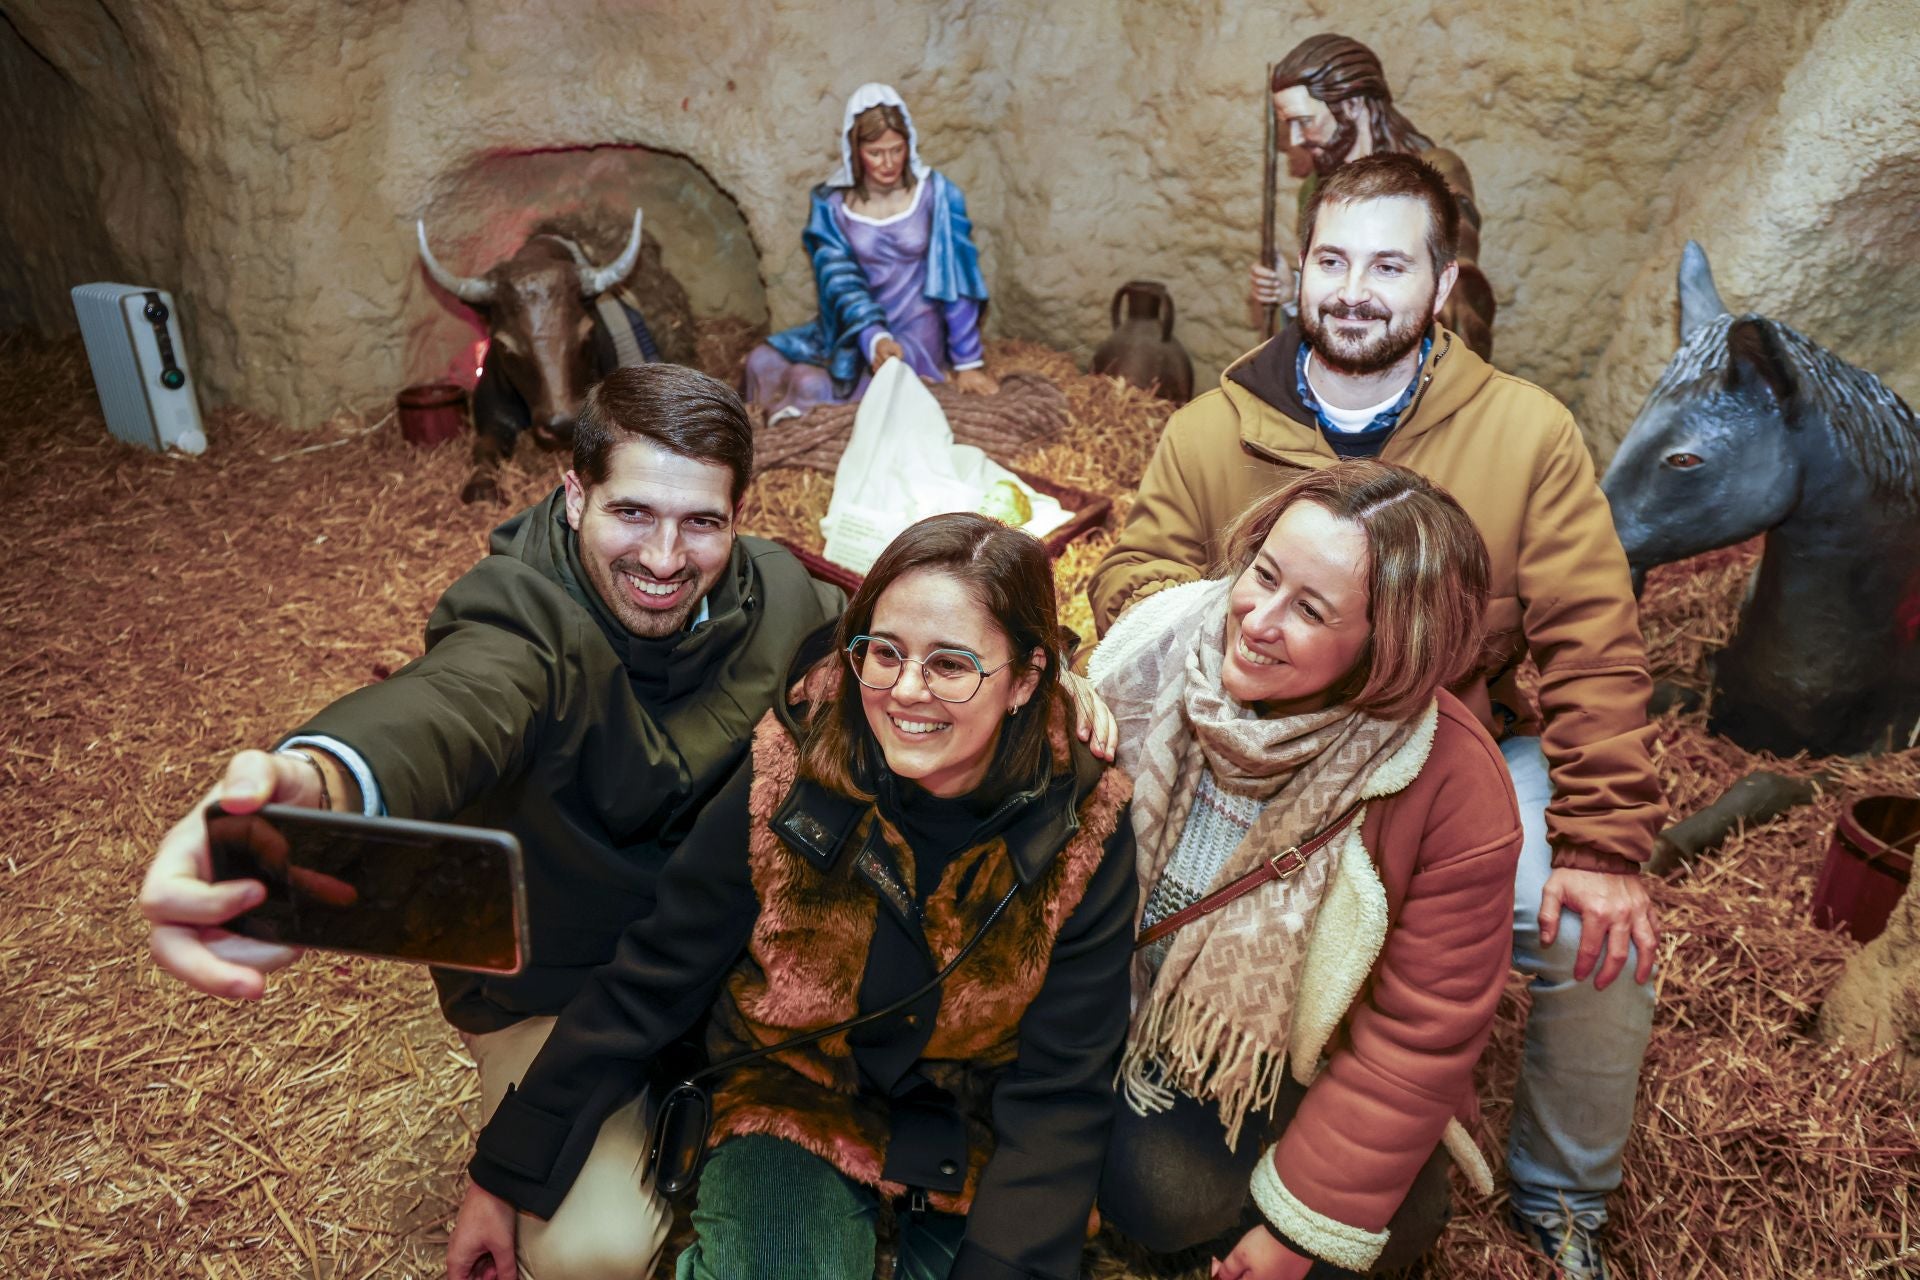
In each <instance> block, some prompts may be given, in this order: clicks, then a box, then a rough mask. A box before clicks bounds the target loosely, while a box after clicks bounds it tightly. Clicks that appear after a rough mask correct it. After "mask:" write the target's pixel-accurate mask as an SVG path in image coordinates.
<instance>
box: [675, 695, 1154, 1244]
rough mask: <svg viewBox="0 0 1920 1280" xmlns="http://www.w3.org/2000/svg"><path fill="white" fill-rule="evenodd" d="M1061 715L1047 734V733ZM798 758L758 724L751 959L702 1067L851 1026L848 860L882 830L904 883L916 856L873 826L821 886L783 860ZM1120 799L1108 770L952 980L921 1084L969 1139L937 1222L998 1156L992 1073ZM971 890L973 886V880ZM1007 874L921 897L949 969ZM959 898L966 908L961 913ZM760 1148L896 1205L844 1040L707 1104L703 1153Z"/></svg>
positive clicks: (866, 918)
mask: <svg viewBox="0 0 1920 1280" xmlns="http://www.w3.org/2000/svg"><path fill="white" fill-rule="evenodd" d="M1058 718H1059V717H1058V715H1057V714H1056V721H1057V720H1058ZM1053 730H1054V732H1053V735H1052V736H1053V739H1054V764H1055V768H1056V770H1060V769H1066V768H1070V767H1071V765H1070V764H1069V762H1068V761H1069V757H1068V754H1067V752H1068V747H1067V737H1066V734H1065V732H1064V728H1063V726H1062V725H1061V724H1059V723H1056V724H1055V725H1054V726H1053ZM797 765H798V751H797V749H796V746H795V744H794V741H793V739H792V737H791V736H790V735H789V733H788V731H787V729H786V728H785V727H784V726H783V725H782V724H781V723H780V721H779V720H778V718H777V717H776V716H774V715H772V714H769V715H768V716H767V717H766V718H765V719H764V720H762V721H761V722H760V726H759V728H758V729H756V730H755V732H754V738H753V788H752V793H751V798H750V800H749V803H748V808H749V811H750V813H751V816H752V826H751V835H750V837H749V844H748V849H749V863H750V866H751V870H752V876H753V887H754V890H755V893H756V894H757V896H758V898H759V900H760V915H759V919H758V922H757V923H756V924H755V925H754V929H753V935H752V938H751V940H750V941H749V942H748V945H747V951H746V954H745V955H743V956H742V957H741V959H740V961H739V962H738V964H736V965H735V967H734V970H733V972H732V974H731V975H729V977H728V979H727V984H726V987H725V995H724V996H723V998H722V999H721V1000H720V1001H719V1002H718V1005H717V1007H716V1009H715V1010H714V1015H713V1023H712V1025H711V1028H710V1030H709V1035H708V1043H707V1048H708V1052H709V1054H710V1057H711V1060H713V1061H716V1062H717V1061H719V1060H721V1059H722V1058H724V1057H727V1056H731V1055H732V1054H735V1053H739V1052H741V1051H743V1050H745V1049H747V1048H753V1047H759V1046H762V1045H768V1044H774V1043H777V1042H778V1041H781V1040H784V1039H787V1038H789V1037H791V1036H793V1035H796V1034H800V1033H802V1032H805V1031H808V1030H812V1029H815V1028H818V1027H822V1026H827V1025H829V1024H831V1023H834V1022H839V1021H841V1020H843V1019H846V1018H850V1017H853V1016H854V1015H855V1014H856V1013H857V1012H858V1008H857V1004H858V999H859V992H860V987H861V983H862V980H863V978H864V975H865V971H866V965H867V957H868V950H869V947H870V946H871V944H872V940H873V937H874V928H875V924H876V919H877V912H878V911H879V910H880V906H879V899H878V897H877V896H876V891H875V889H874V888H873V887H871V886H870V885H868V884H867V883H865V882H864V881H863V880H862V879H860V878H859V877H858V876H857V875H856V874H855V864H856V862H857V861H858V859H857V858H856V857H855V856H853V855H854V851H857V850H860V849H862V848H864V847H865V844H866V841H867V840H868V838H869V837H870V836H871V835H872V834H873V831H874V828H875V826H876V825H877V827H878V831H879V835H880V838H881V839H883V840H884V841H885V842H886V844H887V846H888V849H889V851H890V852H891V853H892V855H893V858H894V860H895V862H896V864H897V865H898V866H899V867H900V869H901V871H902V873H903V875H904V876H906V877H907V878H908V882H909V883H912V879H911V878H912V876H913V871H914V863H913V853H912V850H910V849H909V848H908V847H907V844H906V842H905V841H904V840H903V839H902V838H901V836H900V833H899V832H898V831H897V830H896V829H895V828H894V826H893V824H892V823H890V822H888V821H887V820H886V819H885V818H883V817H882V816H881V815H880V814H879V813H878V811H877V810H875V809H873V808H871V807H870V808H868V809H867V810H866V811H865V813H864V814H862V815H861V816H860V818H859V819H858V821H857V824H856V825H855V826H854V828H853V830H852V833H851V835H850V837H849V839H848V841H847V842H846V845H845V846H844V848H845V850H846V852H845V853H843V856H841V857H839V858H838V859H837V860H836V862H835V863H834V865H833V866H832V868H831V869H830V870H827V871H824V872H823V871H821V870H819V869H818V868H817V867H816V866H814V865H813V864H811V863H809V862H807V861H806V860H805V859H803V858H802V857H800V856H799V855H797V854H796V853H794V852H793V851H792V850H790V849H789V848H788V847H787V846H786V845H785V844H784V843H783V842H782V841H781V839H780V837H779V836H778V835H777V834H776V833H775V831H774V829H773V827H772V819H773V816H774V814H775V813H776V811H777V810H778V809H779V808H780V806H781V804H782V802H783V801H784V800H785V799H786V797H787V794H788V792H789V791H790V790H791V789H792V787H793V785H794V781H795V776H796V767H797ZM1130 790H1131V784H1130V783H1129V782H1128V780H1127V779H1126V777H1125V776H1124V775H1122V774H1121V773H1119V772H1118V771H1117V770H1108V771H1106V772H1105V773H1104V774H1102V775H1101V777H1100V780H1099V782H1098V783H1097V784H1096V785H1095V786H1094V787H1093V788H1092V789H1091V790H1090V791H1088V792H1086V793H1085V794H1084V795H1082V796H1081V798H1080V801H1079V804H1078V811H1079V822H1080V826H1079V830H1078V831H1077V832H1076V833H1075V834H1074V835H1073V837H1072V838H1071V839H1070V840H1068V841H1067V843H1066V845H1065V846H1064V847H1063V848H1062V849H1061V850H1060V851H1059V852H1058V854H1057V855H1056V856H1055V857H1054V859H1053V861H1052V862H1051V863H1050V864H1048V865H1047V867H1046V868H1045V870H1044V871H1043V872H1042V873H1041V874H1040V876H1039V877H1038V878H1037V879H1036V880H1035V881H1034V882H1033V883H1031V884H1029V885H1027V886H1025V887H1024V888H1023V889H1022V890H1021V891H1020V892H1019V893H1018V894H1016V895H1015V897H1014V899H1013V901H1012V902H1011V903H1010V904H1009V905H1008V907H1007V909H1006V911H1005V912H1004V913H1003V914H1002V916H1001V918H1000V919H999V920H998V921H997V922H995V924H994V925H993V927H992V928H991V929H989V930H988V931H987V933H986V935H985V937H984V938H983V939H982V940H981V942H980V944H979V945H978V947H977V948H976V949H975V950H974V952H973V954H972V955H970V956H969V957H968V958H967V959H966V961H965V962H963V963H962V964H961V966H960V968H959V969H958V970H956V971H955V972H954V974H953V976H952V977H950V978H948V979H947V981H946V984H945V987H944V991H943V994H942V998H941V1001H940V1006H939V1014H938V1016H937V1017H936V1018H935V1020H934V1029H933V1032H932V1038H931V1039H930V1040H929V1042H928V1044H927V1046H926V1049H925V1051H924V1052H923V1054H922V1055H921V1059H920V1062H919V1070H920V1071H921V1073H922V1074H923V1075H924V1076H925V1077H926V1078H927V1079H928V1080H930V1081H931V1082H933V1083H934V1084H936V1085H938V1086H939V1087H940V1088H943V1089H945V1090H947V1091H948V1092H949V1093H951V1094H952V1095H953V1096H954V1098H955V1099H957V1100H958V1103H959V1107H960V1110H961V1113H962V1115H963V1116H964V1117H965V1120H966V1125H967V1131H968V1134H967V1157H968V1167H967V1174H966V1186H965V1189H964V1190H963V1191H962V1192H961V1193H960V1194H959V1195H957V1196H954V1195H943V1194H940V1193H935V1194H933V1196H932V1197H931V1202H932V1204H933V1207H934V1208H936V1209H939V1210H941V1211H942V1212H947V1213H965V1212H966V1211H967V1209H968V1207H969V1206H970V1205H971V1203H972V1200H973V1194H974V1190H975V1188H976V1187H977V1186H978V1185H979V1179H980V1171H981V1169H982V1168H983V1167H984V1166H985V1164H986V1162H987V1158H988V1157H989V1156H990V1155H991V1154H992V1153H993V1145H994V1143H993V1132H992V1126H991V1121H990V1105H989V1104H990V1101H991V1096H992V1090H993V1084H994V1081H995V1079H996V1077H997V1075H998V1073H999V1071H1000V1069H1002V1068H1004V1067H1006V1066H1007V1065H1008V1064H1009V1063H1011V1062H1012V1061H1013V1060H1014V1057H1015V1054H1016V1052H1017V1050H1018V1047H1019V1026H1020V1019H1021V1016H1022V1015H1023V1014H1024V1013H1025V1012H1026V1009H1027V1006H1028V1005H1029V1004H1030V1003H1031V1002H1032V1001H1033V999H1034V996H1035V995H1036V994H1037V993H1038V992H1039V990H1040V986H1041V983H1042V981H1043V980H1044V979H1045V978H1046V975H1047V968H1048V964H1049V962H1050V961H1051V959H1052V954H1053V943H1054V938H1055V936H1056V935H1057V934H1058V933H1059V931H1060V928H1061V926H1062V925H1063V924H1064V923H1065V922H1066V920H1067V918H1068V917H1069V916H1071V915H1072V914H1073V911H1074V908H1075V907H1076V906H1078V905H1079V902H1080V899H1081V896H1082V894H1083V893H1084V892H1085V891H1086V887H1087V883H1088V881H1089V880H1090V879H1091V878H1092V876H1093V874H1094V872H1095V871H1096V870H1097V869H1098V868H1099V866H1100V862H1101V857H1102V854H1103V851H1104V848H1105V846H1106V844H1107V841H1108V838H1109V837H1110V836H1112V835H1113V833H1114V831H1115V828H1116V827H1117V826H1118V825H1119V823H1120V821H1121V820H1122V816H1123V814H1124V812H1125V808H1126V803H1127V797H1128V794H1129V792H1130ZM976 871H977V883H972V884H969V882H970V881H972V880H975V879H976ZM1014 880H1015V871H1014V868H1013V866H1012V864H1011V861H1010V859H1009V857H1008V855H1007V848H1006V842H1005V840H1004V839H1000V838H995V839H992V840H988V841H986V842H985V843H983V844H980V845H978V846H976V847H974V848H971V849H967V850H963V851H962V852H960V853H958V854H956V855H955V856H954V858H953V860H952V862H951V863H950V864H949V865H948V866H947V868H946V871H945V873H944V874H943V875H942V877H941V880H940V883H939V885H938V886H936V887H935V888H934V890H933V891H932V892H931V893H930V894H929V895H928V897H927V902H926V908H925V917H924V918H925V935H926V940H927V943H928V946H929V948H930V949H931V951H932V953H933V959H934V960H935V961H936V962H937V963H938V964H940V965H942V966H944V965H945V964H946V962H947V961H949V960H950V959H952V957H953V956H954V954H955V953H957V952H958V951H959V949H960V948H961V947H962V946H964V945H965V944H966V942H967V940H968V939H970V938H971V937H972V936H973V935H974V933H975V931H976V930H977V929H978V928H979V925H980V922H981V920H982V919H984V918H985V915H986V913H987V911H989V910H990V909H991V908H992V906H993V905H994V904H995V903H997V902H999V901H1000V899H1001V898H1002V897H1003V896H1004V895H1005V894H1006V892H1007V891H1008V889H1010V888H1012V887H1013V884H1014ZM961 885H968V888H967V901H966V903H965V905H964V906H962V905H961V904H960V903H959V902H958V901H957V899H956V894H957V889H958V886H961ZM749 1133H765V1134H770V1135H772V1136H775V1137H779V1138H784V1139H786V1140H787V1141H789V1142H793V1143H796V1144H798V1145H799V1146H801V1147H803V1148H805V1149H806V1150H808V1151H811V1152H813V1153H814V1154H815V1155H818V1156H820V1157H821V1158H822V1159H824V1160H826V1161H828V1162H829V1163H831V1164H832V1165H833V1166H834V1167H835V1168H837V1169H838V1170H840V1172H841V1173H843V1174H845V1175H846V1176H847V1177H849V1178H851V1179H853V1180H854V1181H855V1182H859V1183H862V1184H865V1185H867V1186H872V1187H875V1188H877V1189H878V1190H879V1191H880V1192H881V1193H883V1194H886V1195H899V1194H901V1193H902V1192H904V1191H905V1188H903V1187H900V1186H898V1185H895V1184H894V1183H891V1182H889V1181H886V1180H884V1179H882V1177H881V1170H882V1168H883V1167H884V1165H885V1159H886V1148H887V1142H888V1137H889V1128H888V1109H887V1103H886V1101H885V1100H884V1099H882V1098H879V1097H876V1096H874V1095H873V1094H871V1093H870V1092H866V1093H863V1092H862V1091H861V1089H860V1083H859V1076H858V1071H857V1068H856V1066H855V1063H854V1060H853V1055H852V1051H851V1050H850V1049H849V1047H848V1045H847V1042H846V1037H845V1036H844V1035H841V1036H833V1037H830V1038H828V1039H826V1040H823V1041H820V1042H818V1043H816V1044H813V1045H809V1046H807V1047H805V1048H802V1049H797V1050H792V1051H789V1052H787V1053H783V1054H780V1055H778V1056H776V1057H774V1058H768V1059H761V1060H760V1061H757V1062H753V1063H749V1064H747V1065H745V1066H742V1067H740V1068H738V1069H736V1070H734V1071H732V1072H731V1073H729V1074H728V1076H726V1077H725V1078H723V1079H722V1080H721V1081H720V1083H719V1085H718V1087H717V1088H716V1089H715V1097H714V1125H713V1137H712V1142H713V1143H715V1144H718V1143H719V1142H721V1141H724V1140H725V1139H727V1138H731V1137H737V1136H740V1135H744V1134H749Z"/></svg>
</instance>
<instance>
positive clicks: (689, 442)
mask: <svg viewBox="0 0 1920 1280" xmlns="http://www.w3.org/2000/svg"><path fill="white" fill-rule="evenodd" d="M628 440H650V441H652V442H653V443H654V444H657V445H659V446H660V447H661V448H662V449H665V450H667V451H668V452H669V453H677V454H679V455H680V456H681V457H683V458H692V459H693V460H694V461H696V462H710V463H713V464H714V465H716V466H721V467H725V468H726V469H727V470H729V471H731V472H732V473H733V505H734V506H736V507H737V506H739V505H740V499H741V498H743V497H745V496H746V492H747V482H748V481H750V480H751V479H753V422H752V420H751V419H749V418H748V417H747V407H746V406H745V405H744V404H742V403H740V397H739V396H738V395H737V394H736V393H735V392H734V390H733V388H732V387H729V386H728V385H727V384H726V383H724V382H720V381H718V380H717V379H714V378H709V377H708V376H707V375H706V374H704V373H701V372H700V371H699V370H698V369H689V368H687V367H686V366H685V365H678V364H630V365H622V366H621V367H620V368H618V369H615V370H614V371H613V372H612V373H610V374H608V375H607V376H606V377H604V378H602V379H601V380H600V381H599V382H598V383H597V384H595V385H594V387H593V389H592V390H591V391H589V392H587V399H586V403H584V404H583V405H581V406H580V417H579V420H578V421H577V422H576V423H575V424H574V428H573V469H574V472H575V473H576V474H577V475H578V476H579V477H580V479H581V480H582V481H583V482H585V483H586V484H589V485H595V484H599V483H600V482H601V481H603V480H605V479H606V478H607V464H608V462H609V460H610V459H611V458H612V457H613V449H614V446H615V445H620V444H625V443H626V442H627V441H628Z"/></svg>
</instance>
